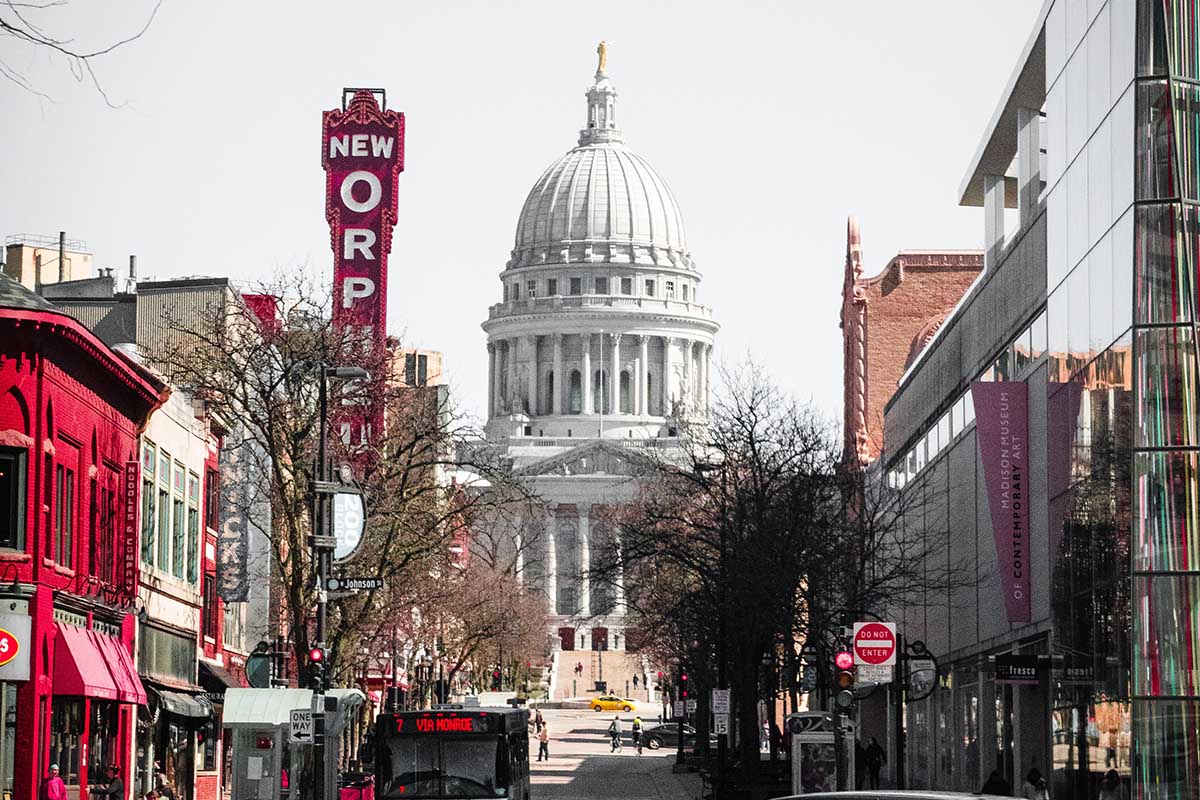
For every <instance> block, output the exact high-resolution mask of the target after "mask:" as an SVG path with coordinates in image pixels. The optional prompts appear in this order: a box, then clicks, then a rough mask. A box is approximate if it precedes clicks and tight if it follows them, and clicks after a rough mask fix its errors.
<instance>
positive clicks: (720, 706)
mask: <svg viewBox="0 0 1200 800" xmlns="http://www.w3.org/2000/svg"><path fill="white" fill-rule="evenodd" d="M712 711H713V713H714V714H728V713H729V690H728V689H713V690H712Z"/></svg>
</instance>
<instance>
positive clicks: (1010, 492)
mask: <svg viewBox="0 0 1200 800" xmlns="http://www.w3.org/2000/svg"><path fill="white" fill-rule="evenodd" d="M971 399H972V401H973V402H974V405H975V429H976V432H977V434H978V437H979V453H980V455H981V456H982V458H983V480H984V483H985V484H986V485H987V498H988V509H989V510H990V511H991V516H992V534H993V536H994V537H995V539H996V558H997V562H998V563H999V568H1000V585H1001V587H1002V588H1003V590H1004V608H1005V610H1006V611H1007V612H1008V621H1009V622H1029V620H1030V617H1031V614H1030V602H1029V555H1030V553H1029V452H1028V449H1029V395H1028V391H1027V389H1026V385H1025V384H1024V383H1020V382H1008V381H997V382H984V381H977V382H975V383H972V384H971Z"/></svg>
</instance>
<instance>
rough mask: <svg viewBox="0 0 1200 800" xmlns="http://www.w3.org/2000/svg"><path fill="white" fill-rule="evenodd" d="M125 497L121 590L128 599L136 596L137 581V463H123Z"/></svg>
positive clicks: (139, 479) (138, 464)
mask: <svg viewBox="0 0 1200 800" xmlns="http://www.w3.org/2000/svg"><path fill="white" fill-rule="evenodd" d="M123 477H124V481H125V486H124V491H123V492H122V494H123V495H124V497H125V506H124V511H123V513H122V515H121V532H122V536H121V554H120V559H121V589H122V590H123V591H124V592H125V594H126V596H128V597H131V598H132V597H136V596H137V589H138V587H137V581H138V553H139V550H140V548H139V547H138V535H139V534H140V533H141V527H140V526H139V525H138V510H139V509H140V506H141V503H140V502H139V497H138V488H139V487H140V486H141V480H142V465H141V463H140V462H138V461H126V462H125V474H124V476H123Z"/></svg>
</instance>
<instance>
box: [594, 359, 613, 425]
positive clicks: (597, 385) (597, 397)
mask: <svg viewBox="0 0 1200 800" xmlns="http://www.w3.org/2000/svg"><path fill="white" fill-rule="evenodd" d="M608 380H609V378H608V370H606V369H598V370H596V374H595V376H594V377H593V379H592V408H594V409H595V410H596V412H597V413H600V414H611V413H612V402H611V400H610V398H611V397H612V387H611V386H609V384H608Z"/></svg>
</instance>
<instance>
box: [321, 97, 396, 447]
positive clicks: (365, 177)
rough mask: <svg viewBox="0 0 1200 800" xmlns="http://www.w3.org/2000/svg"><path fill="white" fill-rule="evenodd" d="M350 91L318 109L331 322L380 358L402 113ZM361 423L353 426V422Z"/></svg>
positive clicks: (356, 426)
mask: <svg viewBox="0 0 1200 800" xmlns="http://www.w3.org/2000/svg"><path fill="white" fill-rule="evenodd" d="M347 91H349V90H347ZM353 91H354V95H353V97H352V98H351V100H350V103H349V105H348V106H346V108H345V109H343V110H340V111H339V110H333V111H326V112H325V113H324V115H323V119H322V126H321V128H322V130H321V148H322V151H321V163H322V165H323V166H324V168H325V219H326V220H328V221H329V236H330V243H331V245H332V246H333V323H334V325H335V327H337V328H339V329H344V330H347V332H348V333H349V335H350V339H351V340H353V341H355V342H356V343H358V344H359V345H360V346H361V347H363V349H364V350H366V351H367V352H368V353H370V354H371V355H372V356H375V357H379V356H381V355H382V353H383V349H384V346H385V344H386V342H387V258H388V253H389V252H390V251H391V248H392V227H393V226H394V225H395V224H396V180H397V178H398V177H399V174H400V172H401V171H403V169H404V115H403V114H400V113H397V112H395V111H385V110H383V109H381V108H380V106H379V103H378V102H376V100H375V92H376V91H379V90H367V89H356V90H353ZM380 94H382V92H381V91H380ZM368 361H369V362H371V361H374V359H368ZM377 413H378V411H371V412H369V414H370V415H371V416H374V415H376V414H377ZM360 422H361V421H357V422H355V421H352V423H351V424H352V426H353V427H354V428H359V427H360V424H357V423H360ZM375 429H376V430H378V427H377V426H376V428H375Z"/></svg>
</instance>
